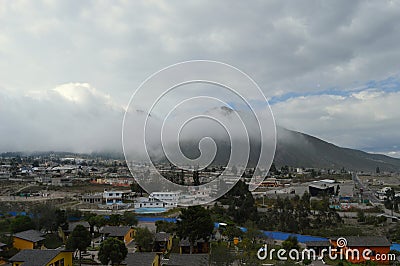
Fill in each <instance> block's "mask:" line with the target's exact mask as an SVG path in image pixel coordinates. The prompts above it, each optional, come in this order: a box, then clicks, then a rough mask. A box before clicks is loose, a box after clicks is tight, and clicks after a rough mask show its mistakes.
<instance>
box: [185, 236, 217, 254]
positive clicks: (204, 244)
mask: <svg viewBox="0 0 400 266" xmlns="http://www.w3.org/2000/svg"><path fill="white" fill-rule="evenodd" d="M209 251H210V243H209V242H208V241H205V240H204V239H199V240H196V241H195V243H194V245H193V250H192V252H190V241H189V239H188V238H185V239H181V241H179V253H180V254H207V253H208V252H209Z"/></svg>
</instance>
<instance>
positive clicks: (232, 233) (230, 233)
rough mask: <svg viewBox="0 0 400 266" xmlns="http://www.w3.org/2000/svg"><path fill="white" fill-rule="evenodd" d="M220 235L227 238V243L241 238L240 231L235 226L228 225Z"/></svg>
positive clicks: (241, 233)
mask: <svg viewBox="0 0 400 266" xmlns="http://www.w3.org/2000/svg"><path fill="white" fill-rule="evenodd" d="M222 235H224V236H227V237H228V239H229V241H232V240H233V239H234V238H235V237H241V236H243V232H242V230H240V228H239V227H237V226H235V225H228V226H227V227H226V229H225V230H224V231H223V232H222Z"/></svg>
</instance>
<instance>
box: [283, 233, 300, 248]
mask: <svg viewBox="0 0 400 266" xmlns="http://www.w3.org/2000/svg"><path fill="white" fill-rule="evenodd" d="M282 248H284V249H285V250H287V251H289V250H292V249H297V250H298V249H299V248H300V246H299V241H298V240H297V237H295V236H289V237H288V238H287V239H286V240H285V241H283V242H282Z"/></svg>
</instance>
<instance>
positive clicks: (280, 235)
mask: <svg viewBox="0 0 400 266" xmlns="http://www.w3.org/2000/svg"><path fill="white" fill-rule="evenodd" d="M214 227H215V228H219V223H214ZM239 228H240V230H241V231H242V232H244V233H245V232H247V228H245V227H239ZM261 232H262V233H263V234H264V235H265V236H266V237H268V238H270V239H274V240H286V239H288V237H289V236H295V237H297V240H298V241H299V242H300V243H304V242H309V241H327V240H329V239H328V238H324V237H319V236H307V235H300V234H292V233H284V232H276V231H263V230H261ZM399 246H400V245H399Z"/></svg>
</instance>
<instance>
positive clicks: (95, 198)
mask: <svg viewBox="0 0 400 266" xmlns="http://www.w3.org/2000/svg"><path fill="white" fill-rule="evenodd" d="M82 202H83V203H89V204H101V203H103V194H101V193H95V194H86V195H83V196H82Z"/></svg>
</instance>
